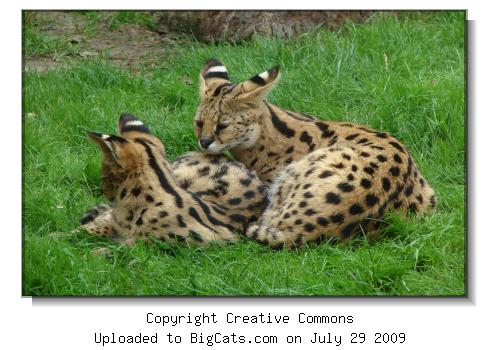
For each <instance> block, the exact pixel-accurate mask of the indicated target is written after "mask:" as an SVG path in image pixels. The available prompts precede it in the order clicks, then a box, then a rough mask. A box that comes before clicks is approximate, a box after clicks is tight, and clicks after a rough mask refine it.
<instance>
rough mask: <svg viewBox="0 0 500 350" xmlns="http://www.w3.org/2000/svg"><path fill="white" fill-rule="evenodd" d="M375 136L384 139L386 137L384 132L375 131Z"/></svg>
mask: <svg viewBox="0 0 500 350" xmlns="http://www.w3.org/2000/svg"><path fill="white" fill-rule="evenodd" d="M375 136H377V137H380V138H381V139H386V138H387V137H388V136H387V133H385V132H377V133H376V134H375Z"/></svg>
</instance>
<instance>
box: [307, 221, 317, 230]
mask: <svg viewBox="0 0 500 350" xmlns="http://www.w3.org/2000/svg"><path fill="white" fill-rule="evenodd" d="M315 228H316V226H314V225H313V224H311V223H310V222H308V223H305V224H304V230H306V231H307V232H312V231H314V229H315Z"/></svg>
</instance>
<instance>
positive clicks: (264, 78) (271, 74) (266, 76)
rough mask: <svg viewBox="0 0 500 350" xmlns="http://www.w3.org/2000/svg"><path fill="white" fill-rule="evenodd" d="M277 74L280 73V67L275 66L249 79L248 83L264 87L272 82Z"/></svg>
mask: <svg viewBox="0 0 500 350" xmlns="http://www.w3.org/2000/svg"><path fill="white" fill-rule="evenodd" d="M279 72H280V66H275V67H273V68H271V69H268V70H266V71H265V72H262V73H260V74H257V75H256V76H254V77H252V78H250V81H252V82H254V83H255V84H257V85H259V86H265V85H267V84H269V83H271V82H273V81H274V80H275V79H276V77H277V76H278V75H279Z"/></svg>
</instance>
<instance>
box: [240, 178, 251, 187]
mask: <svg viewBox="0 0 500 350" xmlns="http://www.w3.org/2000/svg"><path fill="white" fill-rule="evenodd" d="M251 182H252V179H249V178H246V179H240V184H242V185H243V186H248V185H250V183H251Z"/></svg>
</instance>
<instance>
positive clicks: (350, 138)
mask: <svg viewBox="0 0 500 350" xmlns="http://www.w3.org/2000/svg"><path fill="white" fill-rule="evenodd" d="M358 136H359V134H352V135H349V136H347V137H346V138H345V139H346V140H349V141H351V140H354V139H355V138H356V137H358Z"/></svg>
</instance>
